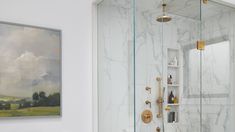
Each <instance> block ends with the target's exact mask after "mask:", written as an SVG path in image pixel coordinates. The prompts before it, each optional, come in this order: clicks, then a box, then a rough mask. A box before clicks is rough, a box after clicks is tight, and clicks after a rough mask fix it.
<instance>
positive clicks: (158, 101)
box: [156, 77, 163, 118]
mask: <svg viewBox="0 0 235 132" xmlns="http://www.w3.org/2000/svg"><path fill="white" fill-rule="evenodd" d="M156 80H157V82H158V90H159V92H158V99H157V105H158V114H157V118H161V117H162V112H163V95H162V86H161V81H162V79H161V78H160V77H157V79H156Z"/></svg>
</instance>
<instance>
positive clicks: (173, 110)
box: [166, 48, 181, 124]
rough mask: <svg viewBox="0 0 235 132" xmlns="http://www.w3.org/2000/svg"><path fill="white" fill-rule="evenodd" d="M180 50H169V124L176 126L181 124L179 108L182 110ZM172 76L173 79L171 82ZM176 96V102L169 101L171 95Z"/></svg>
mask: <svg viewBox="0 0 235 132" xmlns="http://www.w3.org/2000/svg"><path fill="white" fill-rule="evenodd" d="M180 59H181V58H180V50H179V49H173V48H167V78H166V80H167V104H166V105H167V107H169V108H170V110H169V111H167V123H168V124H174V123H178V122H179V108H180V100H179V97H180V88H181V82H180V72H181V60H180ZM170 76H171V77H172V79H171V81H169V78H170ZM171 92H172V93H173V95H174V97H175V98H174V102H170V101H169V96H170V93H171Z"/></svg>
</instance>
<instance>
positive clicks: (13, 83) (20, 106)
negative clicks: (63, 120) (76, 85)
mask: <svg viewBox="0 0 235 132" xmlns="http://www.w3.org/2000/svg"><path fill="white" fill-rule="evenodd" d="M60 115H61V31H60V30H54V29H47V28H40V27H34V26H26V25H20V24H12V23H6V22H0V117H21V116H60Z"/></svg>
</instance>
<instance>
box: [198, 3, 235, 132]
mask: <svg viewBox="0 0 235 132" xmlns="http://www.w3.org/2000/svg"><path fill="white" fill-rule="evenodd" d="M201 8H202V16H201V24H202V26H201V37H202V40H204V41H205V49H204V50H203V51H201V52H202V58H201V64H202V65H201V66H202V67H201V85H202V87H201V88H202V89H201V90H202V96H201V100H202V102H201V110H202V111H201V117H202V118H201V119H202V122H201V123H202V126H201V128H202V132H234V131H235V128H234V123H235V115H234V114H235V113H234V112H235V109H234V103H235V102H234V101H235V100H234V99H235V98H234V92H235V90H234V88H235V87H234V81H235V80H234V75H235V73H234V71H235V70H234V67H235V65H234V50H235V49H234V41H235V36H234V31H235V24H234V23H235V8H234V6H232V5H231V4H226V3H221V2H220V3H219V2H218V1H213V0H211V1H208V3H207V4H202V6H201Z"/></svg>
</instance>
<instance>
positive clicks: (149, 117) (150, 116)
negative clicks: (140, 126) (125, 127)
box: [141, 110, 153, 124]
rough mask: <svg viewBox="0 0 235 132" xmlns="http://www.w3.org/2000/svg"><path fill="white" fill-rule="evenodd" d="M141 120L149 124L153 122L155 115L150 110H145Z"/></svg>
mask: <svg viewBox="0 0 235 132" xmlns="http://www.w3.org/2000/svg"><path fill="white" fill-rule="evenodd" d="M141 118H142V121H143V122H144V123H146V124H148V123H150V122H151V121H152V120H153V113H152V112H151V111H150V110H145V111H143V112H142V115H141Z"/></svg>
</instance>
